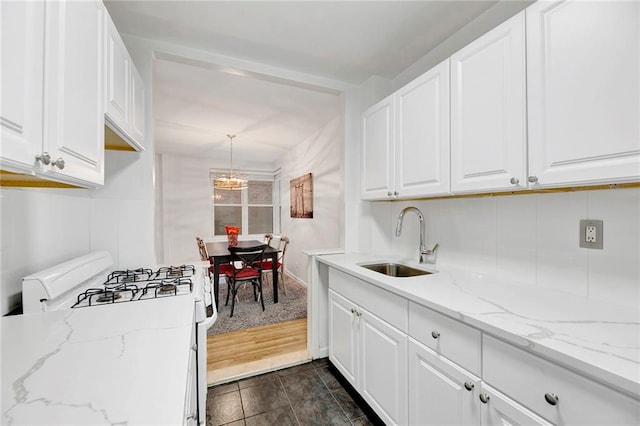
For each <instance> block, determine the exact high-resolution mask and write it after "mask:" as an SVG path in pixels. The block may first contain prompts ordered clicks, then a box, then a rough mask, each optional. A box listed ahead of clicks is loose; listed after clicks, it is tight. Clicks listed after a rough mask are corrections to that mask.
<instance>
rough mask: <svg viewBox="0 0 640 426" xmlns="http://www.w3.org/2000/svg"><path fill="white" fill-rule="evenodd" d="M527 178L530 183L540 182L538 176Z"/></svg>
mask: <svg viewBox="0 0 640 426" xmlns="http://www.w3.org/2000/svg"><path fill="white" fill-rule="evenodd" d="M527 180H528V181H529V183H538V176H529V178H528V179H527Z"/></svg>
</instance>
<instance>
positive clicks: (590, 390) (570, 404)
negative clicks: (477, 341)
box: [482, 336, 640, 425]
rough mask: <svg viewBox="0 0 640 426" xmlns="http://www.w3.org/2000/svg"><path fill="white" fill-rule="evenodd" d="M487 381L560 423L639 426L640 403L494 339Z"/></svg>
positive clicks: (486, 355) (487, 345) (489, 343)
mask: <svg viewBox="0 0 640 426" xmlns="http://www.w3.org/2000/svg"><path fill="white" fill-rule="evenodd" d="M482 355H483V356H482V374H483V377H482V378H483V380H484V381H485V382H487V383H489V384H490V385H491V386H494V387H495V388H497V389H499V390H500V391H501V392H504V394H506V395H508V396H509V397H511V398H513V399H514V400H516V401H518V402H519V403H520V404H522V405H524V406H526V407H527V408H529V409H531V410H532V411H534V412H535V413H536V414H538V415H540V416H541V417H543V418H545V419H547V420H549V421H550V422H552V423H553V424H556V425H605V424H606V425H637V424H638V421H639V420H640V402H638V401H637V400H634V399H631V398H629V397H627V396H625V395H623V394H621V393H619V392H617V391H614V390H613V389H610V388H608V387H606V386H604V385H601V384H599V383H596V382H594V381H592V380H590V379H588V378H586V377H584V376H582V375H580V374H577V373H574V372H572V371H570V370H568V369H566V368H564V367H562V366H560V365H557V364H555V363H552V362H549V361H547V360H544V359H542V358H540V357H538V356H536V355H533V354H531V353H529V352H526V351H524V350H521V349H518V348H516V347H515V346H512V345H510V344H508V343H505V342H502V341H500V340H498V339H495V338H493V337H491V336H484V338H483V342H482Z"/></svg>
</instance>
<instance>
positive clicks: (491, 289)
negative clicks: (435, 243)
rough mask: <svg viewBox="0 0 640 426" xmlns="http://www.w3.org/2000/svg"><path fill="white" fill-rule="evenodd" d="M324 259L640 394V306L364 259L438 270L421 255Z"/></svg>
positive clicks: (458, 272) (322, 259)
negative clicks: (378, 267) (410, 271)
mask: <svg viewBox="0 0 640 426" xmlns="http://www.w3.org/2000/svg"><path fill="white" fill-rule="evenodd" d="M317 259H318V261H319V262H322V263H324V264H326V265H329V266H331V267H334V268H336V269H338V270H341V271H343V272H346V273H347V274H350V275H353V276H355V277H357V278H360V279H362V280H365V281H368V282H369V283H371V284H373V285H376V286H378V287H380V288H383V289H385V290H388V291H390V292H393V293H395V294H398V295H400V296H403V297H405V298H406V299H408V300H410V301H413V302H415V303H418V304H420V305H423V306H426V307H428V308H431V309H433V310H436V311H439V312H440V313H443V314H445V315H448V316H450V317H453V318H455V319H458V320H460V321H462V322H464V323H466V324H468V325H470V326H472V327H475V328H478V329H480V330H481V331H483V332H486V333H489V334H491V335H494V336H497V337H500V338H502V339H504V340H506V341H509V342H511V343H513V344H514V345H517V346H520V347H523V348H526V349H528V350H529V351H531V352H533V353H535V354H538V355H541V356H543V357H545V358H547V359H550V360H552V361H556V362H557V363H560V364H563V365H564V366H565V367H569V368H571V369H574V370H576V371H579V372H581V373H583V374H585V375H586V376H590V377H592V378H594V379H597V380H599V381H601V382H603V383H606V384H608V385H609V386H611V387H613V388H616V389H618V390H621V391H623V392H626V393H627V394H629V395H632V396H635V398H640V307H639V308H638V310H635V309H632V308H628V307H624V306H619V305H614V304H607V303H600V302H596V301H593V300H589V299H587V298H584V297H579V296H575V295H571V294H568V293H563V292H559V291H553V290H550V289H542V288H535V287H527V286H522V285H517V284H514V283H510V282H505V281H504V280H501V279H500V278H498V277H490V276H488V275H486V274H474V273H470V272H467V271H463V270H458V269H455V268H450V267H440V266H436V267H435V270H437V271H438V272H437V273H435V274H431V275H423V276H418V277H408V278H394V277H388V276H386V275H383V274H380V273H377V272H373V271H370V270H368V269H365V268H363V267H361V266H358V265H359V264H363V263H376V262H379V261H390V260H391V261H395V262H397V263H403V264H405V265H411V266H415V267H417V268H422V269H428V270H429V269H430V270H434V268H433V267H432V265H418V264H417V262H416V261H415V260H408V259H392V258H389V257H385V258H380V257H374V256H368V255H363V254H341V255H327V256H319V257H317ZM373 313H374V314H375V312H373Z"/></svg>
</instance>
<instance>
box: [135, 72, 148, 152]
mask: <svg viewBox="0 0 640 426" xmlns="http://www.w3.org/2000/svg"><path fill="white" fill-rule="evenodd" d="M131 98H132V102H131V104H132V106H131V137H132V138H133V140H134V142H136V143H137V144H138V145H139V146H140V150H142V149H144V137H145V119H146V116H145V107H144V99H145V98H144V81H143V80H142V77H141V76H140V73H139V72H138V70H137V69H136V67H135V66H133V67H132V68H131Z"/></svg>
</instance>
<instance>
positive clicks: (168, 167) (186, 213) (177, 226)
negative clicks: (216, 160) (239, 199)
mask: <svg viewBox="0 0 640 426" xmlns="http://www.w3.org/2000/svg"><path fill="white" fill-rule="evenodd" d="M158 162H159V163H158V167H157V170H158V180H159V182H160V186H161V188H162V189H161V194H162V195H161V198H160V199H159V202H161V221H162V235H163V241H160V243H162V245H163V258H162V259H161V261H162V262H163V263H170V264H182V263H184V262H190V261H199V260H200V256H199V253H198V250H197V246H196V238H195V237H200V238H202V239H204V240H207V239H209V238H210V237H211V236H212V235H213V229H212V220H211V180H210V178H209V170H210V169H211V167H214V166H213V165H212V163H211V160H208V159H203V158H193V157H184V156H183V157H180V156H173V155H171V156H170V155H159V156H158Z"/></svg>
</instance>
